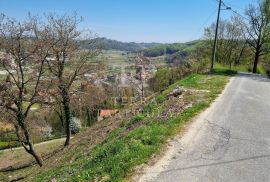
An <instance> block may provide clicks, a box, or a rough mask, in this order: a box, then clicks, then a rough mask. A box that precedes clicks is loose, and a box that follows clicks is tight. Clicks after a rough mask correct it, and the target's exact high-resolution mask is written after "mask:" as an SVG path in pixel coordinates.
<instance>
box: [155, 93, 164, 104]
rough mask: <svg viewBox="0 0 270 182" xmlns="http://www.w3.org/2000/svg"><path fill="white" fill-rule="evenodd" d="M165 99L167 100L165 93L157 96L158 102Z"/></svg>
mask: <svg viewBox="0 0 270 182" xmlns="http://www.w3.org/2000/svg"><path fill="white" fill-rule="evenodd" d="M165 100H166V97H165V96H164V95H159V96H157V98H156V102H157V103H158V104H161V103H163V102H164V101H165Z"/></svg>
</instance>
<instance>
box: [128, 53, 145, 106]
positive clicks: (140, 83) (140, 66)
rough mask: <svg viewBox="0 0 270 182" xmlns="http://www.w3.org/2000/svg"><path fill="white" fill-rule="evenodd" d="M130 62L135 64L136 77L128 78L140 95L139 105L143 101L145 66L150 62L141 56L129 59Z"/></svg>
mask: <svg viewBox="0 0 270 182" xmlns="http://www.w3.org/2000/svg"><path fill="white" fill-rule="evenodd" d="M130 62H132V63H134V64H135V68H136V75H135V78H136V79H133V78H128V80H129V81H130V83H131V84H132V86H133V87H134V88H135V89H136V90H138V92H139V93H140V98H141V103H142V104H143V103H144V100H145V81H146V66H147V65H149V64H150V60H149V59H148V58H147V57H144V56H142V55H141V54H138V55H136V56H135V57H132V58H130Z"/></svg>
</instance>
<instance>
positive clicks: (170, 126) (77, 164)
mask: <svg viewBox="0 0 270 182" xmlns="http://www.w3.org/2000/svg"><path fill="white" fill-rule="evenodd" d="M232 74H234V72H230V71H224V70H218V71H217V72H216V73H215V74H213V75H207V74H193V75H191V76H189V77H187V78H186V79H184V80H181V81H178V82H176V83H175V84H173V85H171V86H170V87H169V88H168V89H167V90H165V91H164V92H163V93H162V94H160V95H159V96H157V97H156V99H154V100H153V101H152V102H150V103H148V105H146V106H145V107H144V109H143V111H142V112H141V113H139V114H138V115H136V116H134V117H133V118H131V119H130V120H128V121H125V122H123V123H122V125H121V127H120V128H118V129H116V130H114V131H113V132H112V133H111V134H109V136H108V137H107V138H106V139H105V140H104V141H103V142H102V143H100V144H98V145H97V146H96V147H95V148H94V149H93V150H91V151H89V152H88V153H87V154H85V155H84V156H81V157H80V158H77V159H75V160H74V161H72V163H70V165H65V164H63V165H60V167H57V168H56V167H55V168H51V169H49V170H48V171H44V172H42V173H40V174H38V175H36V176H34V179H31V181H49V180H51V179H56V180H57V181H123V180H124V179H125V178H126V177H127V176H128V175H129V174H131V173H132V172H133V170H134V168H135V167H136V166H137V165H140V164H143V163H145V162H147V160H148V159H149V158H150V157H151V156H152V155H153V154H156V153H159V152H160V149H161V147H162V146H163V145H164V144H165V143H166V141H167V140H168V139H169V138H171V137H173V136H175V135H176V134H177V133H179V131H180V130H181V128H182V127H183V125H184V124H186V123H187V122H189V121H191V119H192V118H193V117H194V116H196V115H197V114H198V113H200V112H201V111H203V110H204V109H206V108H207V107H209V105H210V103H211V102H212V101H213V100H214V99H215V98H216V97H217V96H218V95H219V94H220V93H221V92H222V90H223V88H224V87H225V85H226V83H227V81H228V80H229V77H228V75H232ZM177 85H181V86H183V87H185V88H186V89H190V90H198V91H200V90H201V91H202V92H198V93H197V92H192V93H191V94H188V95H185V96H184V98H183V103H192V105H191V106H190V107H187V108H185V109H183V110H181V111H179V112H177V113H176V114H173V115H171V116H169V117H165V118H159V117H157V116H158V115H159V113H164V112H166V111H167V110H168V108H169V107H168V106H173V107H174V106H176V105H174V104H175V103H171V102H172V101H171V100H167V97H166V96H167V94H168V93H169V92H170V91H171V90H173V89H174V88H175V87H176V86H177ZM204 91H207V92H204ZM173 107H172V108H173ZM25 180H29V179H25Z"/></svg>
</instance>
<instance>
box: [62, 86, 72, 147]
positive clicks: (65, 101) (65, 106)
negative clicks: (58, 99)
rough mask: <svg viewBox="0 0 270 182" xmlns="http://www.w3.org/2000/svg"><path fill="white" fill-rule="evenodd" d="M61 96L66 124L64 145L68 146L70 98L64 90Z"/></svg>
mask: <svg viewBox="0 0 270 182" xmlns="http://www.w3.org/2000/svg"><path fill="white" fill-rule="evenodd" d="M62 97H63V110H64V115H65V124H66V141H65V146H68V145H69V143H70V137H71V128H70V121H71V114H70V98H69V94H68V92H67V91H66V90H64V91H63V92H62Z"/></svg>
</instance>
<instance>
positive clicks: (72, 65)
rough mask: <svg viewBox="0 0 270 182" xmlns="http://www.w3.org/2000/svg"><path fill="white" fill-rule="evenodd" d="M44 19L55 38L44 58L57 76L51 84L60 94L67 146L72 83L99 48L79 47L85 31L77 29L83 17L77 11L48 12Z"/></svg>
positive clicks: (85, 69) (85, 68) (69, 132)
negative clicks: (47, 57) (67, 13)
mask: <svg viewBox="0 0 270 182" xmlns="http://www.w3.org/2000/svg"><path fill="white" fill-rule="evenodd" d="M47 19H48V24H49V27H50V33H51V36H52V38H53V39H54V42H55V46H53V48H52V50H51V52H50V53H51V59H49V60H48V61H47V64H48V67H49V70H50V72H51V74H52V75H53V78H54V79H55V80H56V82H55V83H56V84H55V85H54V86H55V89H56V91H57V93H58V94H59V96H60V98H61V105H62V108H63V113H64V121H65V128H66V141H65V146H67V145H69V143H70V137H71V130H70V122H71V110H70V98H71V96H72V94H73V93H74V92H76V90H74V88H73V87H72V86H73V83H74V82H75V81H76V80H77V79H78V78H79V77H80V76H83V75H84V74H85V73H86V72H88V68H87V60H89V59H90V58H91V57H93V56H96V55H97V54H98V53H99V50H100V49H99V48H97V47H95V46H90V47H92V48H91V49H88V50H82V49H81V48H80V44H79V41H80V40H82V38H83V37H82V36H83V35H84V32H83V31H80V30H79V29H78V25H79V24H80V23H81V22H82V18H81V17H78V16H77V14H74V15H72V16H69V15H62V16H59V15H56V14H50V15H48V16H47ZM90 42H91V41H90Z"/></svg>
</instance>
